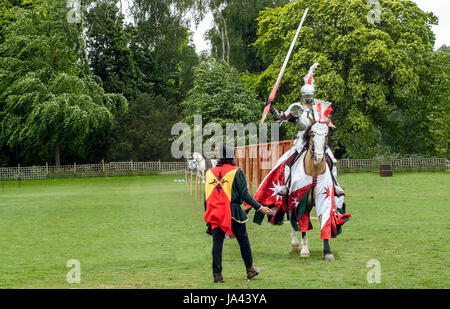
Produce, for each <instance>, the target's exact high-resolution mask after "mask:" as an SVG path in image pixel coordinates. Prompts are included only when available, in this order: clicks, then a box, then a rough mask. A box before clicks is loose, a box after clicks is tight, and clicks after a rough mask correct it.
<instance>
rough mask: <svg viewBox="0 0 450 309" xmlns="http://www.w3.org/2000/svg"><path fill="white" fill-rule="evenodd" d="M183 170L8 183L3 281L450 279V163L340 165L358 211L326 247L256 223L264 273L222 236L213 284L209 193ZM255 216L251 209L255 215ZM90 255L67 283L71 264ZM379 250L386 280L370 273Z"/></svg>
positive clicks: (256, 249)
mask: <svg viewBox="0 0 450 309" xmlns="http://www.w3.org/2000/svg"><path fill="white" fill-rule="evenodd" d="M174 179H176V178H174V177H162V176H159V177H158V176H152V177H117V178H95V179H71V180H46V181H26V182H22V183H21V188H19V187H18V183H17V182H7V183H6V184H5V188H4V192H2V191H1V187H0V238H1V239H0V288H122V289H123V288H150V289H160V288H175V289H196V288H224V289H230V288H237V289H247V288H251V289H261V288H268V289H284V288H290V289H302V288H314V289H315V288H450V271H449V266H450V265H449V264H450V250H449V235H450V212H449V207H450V202H449V199H450V193H449V187H450V174H448V173H412V174H396V175H395V176H394V177H393V178H381V177H379V176H377V175H374V174H343V175H340V178H339V180H340V182H341V184H342V185H343V186H344V187H345V189H346V192H347V197H346V201H347V204H348V211H349V212H350V213H351V214H352V218H351V220H350V221H349V222H348V223H347V224H346V225H345V226H344V231H343V234H341V235H340V236H339V237H338V239H336V240H333V241H332V242H331V246H332V250H333V252H334V253H335V256H336V261H334V262H326V261H324V260H323V257H322V241H321V240H320V238H319V230H318V228H319V227H318V221H317V220H314V221H313V225H314V228H315V229H314V230H313V231H311V232H310V234H309V239H310V249H311V257H310V258H309V259H300V258H299V253H298V252H292V250H291V247H290V236H289V232H290V226H289V225H283V226H272V225H270V224H268V223H267V222H266V221H265V222H264V224H263V225H262V226H258V225H255V224H253V223H252V222H249V223H248V224H247V227H248V231H249V237H250V242H251V244H252V249H253V255H254V262H255V266H257V267H259V268H261V271H262V272H261V274H260V276H258V277H256V278H255V279H254V280H252V281H250V282H248V281H247V280H246V277H245V267H244V264H243V262H242V259H241V256H240V251H239V247H238V244H237V242H236V241H235V240H227V241H225V245H224V255H223V268H224V271H223V275H224V278H225V283H224V284H222V285H219V286H218V285H213V284H212V274H211V256H210V254H211V245H212V240H211V238H210V236H208V235H207V234H206V233H205V230H206V227H205V223H204V222H203V211H204V209H203V204H202V202H200V201H196V200H195V198H194V197H192V196H191V195H190V194H189V193H188V192H187V190H186V184H185V183H178V182H174ZM314 212H315V210H313V215H314V216H315V213H314ZM250 219H251V220H252V217H251V218H250ZM70 259H76V260H78V261H79V262H80V264H81V283H80V284H69V283H67V282H66V274H67V272H68V271H69V270H70V268H68V267H67V266H66V263H67V261H68V260H70ZM373 259H376V260H378V261H379V262H380V265H381V283H380V284H369V283H368V282H367V273H368V272H369V271H370V270H371V268H368V267H367V263H368V261H370V260H373Z"/></svg>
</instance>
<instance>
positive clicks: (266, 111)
mask: <svg viewBox="0 0 450 309" xmlns="http://www.w3.org/2000/svg"><path fill="white" fill-rule="evenodd" d="M308 10H309V8H307V9H306V11H305V14H303V18H302V21H301V22H300V25H299V26H298V29H297V33H296V34H295V37H294V40H293V41H292V43H291V47H290V48H289V51H288V54H287V56H286V59H285V60H284V63H283V67H282V68H281V71H280V74H279V75H278V79H277V82H276V83H275V86H274V87H273V90H272V93H271V94H270V96H269V99H268V100H267V105H266V107H265V109H264V113H263V116H262V119H261V123H264V121H266V117H267V115H268V114H269V112H270V110H271V108H272V106H273V104H274V101H275V96H276V95H277V91H278V87H279V86H280V83H281V79H282V78H283V75H284V71H285V70H286V67H287V64H288V62H289V58H290V57H291V54H292V51H293V50H294V46H295V43H296V42H297V39H298V35H299V34H300V30H301V29H302V27H303V22H304V21H305V18H306V15H307V14H308Z"/></svg>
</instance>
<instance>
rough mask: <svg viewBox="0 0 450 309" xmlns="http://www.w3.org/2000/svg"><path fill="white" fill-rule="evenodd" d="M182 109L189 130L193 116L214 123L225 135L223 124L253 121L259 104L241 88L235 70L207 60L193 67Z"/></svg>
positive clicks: (223, 63) (258, 116) (258, 109)
mask: <svg viewBox="0 0 450 309" xmlns="http://www.w3.org/2000/svg"><path fill="white" fill-rule="evenodd" d="M182 107H183V114H184V116H185V118H184V122H185V123H187V124H189V125H191V126H192V127H193V125H194V120H195V119H194V117H195V116H196V115H201V116H202V123H203V124H204V125H205V124H208V123H215V124H218V125H219V126H220V127H221V128H222V130H223V133H224V134H225V132H226V128H227V124H235V123H240V124H243V125H244V126H245V125H247V124H250V123H255V122H257V121H258V120H259V118H260V116H261V115H260V110H262V108H263V104H262V103H261V102H260V101H258V100H257V98H256V94H255V93H253V92H252V91H251V90H250V89H248V88H246V87H245V86H244V83H243V81H242V80H241V78H240V74H239V72H238V71H237V69H236V68H234V67H232V66H230V65H229V64H227V63H226V62H224V61H222V60H214V59H210V60H209V61H206V62H203V63H201V64H200V65H198V66H197V67H196V68H195V74H194V88H193V89H192V90H191V91H190V92H189V94H188V96H187V98H186V100H185V101H184V102H183V103H182ZM225 142H229V141H227V140H226V141H225Z"/></svg>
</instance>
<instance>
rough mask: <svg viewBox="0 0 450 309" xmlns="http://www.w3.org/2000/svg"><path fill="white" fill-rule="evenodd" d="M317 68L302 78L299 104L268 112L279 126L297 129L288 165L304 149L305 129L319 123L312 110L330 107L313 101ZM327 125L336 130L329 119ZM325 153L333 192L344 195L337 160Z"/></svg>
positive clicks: (315, 66)
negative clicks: (332, 182)
mask: <svg viewBox="0 0 450 309" xmlns="http://www.w3.org/2000/svg"><path fill="white" fill-rule="evenodd" d="M318 66H319V64H318V63H316V64H314V65H313V66H312V67H311V68H310V69H309V72H308V74H307V75H306V76H305V78H304V81H305V85H304V86H303V87H302V89H301V93H302V101H301V102H298V103H294V104H292V105H291V106H289V108H288V109H287V110H286V111H285V112H279V111H277V110H276V109H275V107H274V106H273V105H272V107H271V110H270V112H271V113H272V115H273V119H274V120H275V121H277V122H280V123H281V124H282V123H284V122H292V123H295V124H296V125H297V126H298V128H299V130H298V133H297V137H296V139H295V141H294V146H293V148H292V149H291V151H290V152H289V153H290V154H291V158H290V160H289V159H288V161H289V163H290V164H291V163H293V162H292V161H294V160H295V157H296V156H298V154H299V153H301V152H302V150H303V149H304V147H305V145H304V138H303V135H304V133H305V132H306V129H308V127H310V126H311V125H312V124H314V123H315V122H316V121H320V120H318V119H316V118H317V115H316V114H315V113H314V109H315V108H316V107H317V106H319V104H320V106H322V107H323V106H331V105H332V104H331V103H329V102H324V101H320V100H317V99H315V94H316V88H315V78H314V71H315V70H316V69H317V67H318ZM327 124H328V125H329V127H330V128H332V129H336V127H335V126H334V125H333V123H332V122H331V119H329V120H328V123H327ZM325 153H326V156H327V163H328V165H329V166H330V169H331V170H332V175H333V177H334V180H335V190H336V191H337V193H338V194H344V190H343V189H342V187H341V186H340V185H339V184H338V183H337V168H336V163H337V160H336V158H335V157H334V155H333V152H332V151H331V149H330V148H329V147H328V146H327V147H326V148H325ZM290 168H291V166H290V165H289V164H287V165H286V170H285V177H286V182H285V183H286V184H288V180H289V176H290Z"/></svg>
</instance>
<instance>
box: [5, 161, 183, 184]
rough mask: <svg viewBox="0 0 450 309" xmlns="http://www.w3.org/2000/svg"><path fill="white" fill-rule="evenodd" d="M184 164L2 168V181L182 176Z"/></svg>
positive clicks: (105, 164) (115, 163)
mask: <svg viewBox="0 0 450 309" xmlns="http://www.w3.org/2000/svg"><path fill="white" fill-rule="evenodd" d="M186 168H187V163H186V162H133V161H129V162H110V163H105V162H101V163H98V164H77V163H74V164H71V165H61V166H48V165H46V166H28V167H21V166H20V165H19V166H17V167H2V168H0V178H1V179H2V180H39V179H59V178H78V177H79V178H82V177H109V176H146V175H177V176H179V175H184V172H185V170H186Z"/></svg>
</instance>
